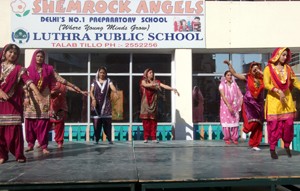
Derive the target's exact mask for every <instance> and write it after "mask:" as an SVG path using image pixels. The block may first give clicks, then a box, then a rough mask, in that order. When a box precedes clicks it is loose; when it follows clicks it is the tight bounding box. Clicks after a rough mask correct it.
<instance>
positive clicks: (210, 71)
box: [192, 53, 300, 122]
mask: <svg viewBox="0 0 300 191" xmlns="http://www.w3.org/2000/svg"><path fill="white" fill-rule="evenodd" d="M224 60H232V64H233V67H234V69H235V71H236V72H238V73H247V72H248V68H249V63H250V62H252V61H256V62H260V63H262V66H263V68H264V65H265V64H264V63H266V62H267V60H268V56H267V55H263V54H225V53H224V54H193V61H192V64H193V87H192V89H194V88H195V87H199V88H200V91H201V93H202V95H203V100H202V101H203V104H202V106H201V107H202V108H198V109H199V110H198V111H201V113H200V115H202V116H201V117H199V118H198V119H197V121H195V122H219V121H220V119H219V107H220V93H219V84H220V79H221V77H222V76H224V73H225V71H226V70H228V66H227V65H226V64H224V63H223V61H224ZM236 82H237V84H238V86H239V87H240V90H241V91H242V93H245V85H246V84H245V82H243V81H240V80H237V79H236ZM299 102H300V101H299ZM299 105H300V104H299ZM199 107H200V106H199ZM299 107H300V106H299ZM241 119H242V118H241ZM200 120H201V121H200Z"/></svg>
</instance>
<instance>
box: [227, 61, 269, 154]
mask: <svg viewBox="0 0 300 191" xmlns="http://www.w3.org/2000/svg"><path fill="white" fill-rule="evenodd" d="M224 63H225V64H227V65H228V68H229V71H230V72H231V73H232V75H233V76H234V77H236V78H238V79H240V80H243V81H245V82H246V93H245V95H244V97H243V105H242V114H243V119H244V128H243V131H244V133H249V132H251V135H250V139H249V146H250V147H251V148H252V150H254V151H259V150H260V148H258V146H259V145H260V142H261V140H262V134H263V133H262V130H263V118H264V91H263V90H264V83H263V73H262V71H261V65H260V63H257V62H252V63H250V67H249V72H248V74H246V75H243V74H238V73H236V71H235V70H234V68H233V67H232V64H231V61H228V60H224Z"/></svg>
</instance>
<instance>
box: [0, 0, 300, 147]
mask: <svg viewBox="0 0 300 191" xmlns="http://www.w3.org/2000/svg"><path fill="white" fill-rule="evenodd" d="M0 7H2V15H3V16H2V17H1V18H0V23H1V24H2V27H1V30H0V37H1V38H0V47H1V48H2V47H4V46H5V44H7V43H15V44H17V45H18V46H20V47H21V49H22V56H21V58H20V63H21V64H24V66H28V65H29V63H30V60H31V57H32V53H33V52H34V50H35V49H39V48H42V49H44V50H45V51H46V53H47V55H46V59H47V63H49V64H51V65H53V66H54V67H55V69H56V71H57V72H59V73H60V75H61V76H63V77H64V78H66V79H67V80H69V81H71V82H73V83H74V84H76V85H77V86H79V87H80V88H81V89H83V90H87V91H89V90H90V84H91V82H92V80H93V79H94V77H95V73H96V71H97V69H98V68H99V66H106V67H107V69H108V75H109V78H110V79H111V80H112V81H113V82H114V84H115V85H116V87H117V88H118V90H119V95H120V97H121V100H119V102H118V103H116V105H117V106H116V107H115V111H113V112H114V113H113V114H114V121H113V126H114V138H115V140H140V139H143V137H142V134H143V131H142V123H141V120H140V119H139V107H140V94H139V81H140V79H141V76H142V74H143V71H144V70H145V69H146V68H152V69H153V70H154V72H155V74H156V78H158V79H160V80H161V81H162V82H163V83H165V84H168V85H170V86H172V87H174V88H176V89H177V90H178V91H179V92H180V96H179V97H178V96H176V95H175V94H173V93H171V92H169V91H162V92H161V94H160V98H159V116H158V122H159V123H158V125H159V127H158V133H157V136H158V138H159V139H161V140H172V139H176V140H198V139H200V137H202V138H204V139H221V138H222V132H221V127H220V124H219V101H220V97H219V93H218V85H219V79H220V77H221V76H222V75H223V73H224V72H225V70H226V69H227V67H226V66H225V65H224V64H223V60H224V59H231V60H232V61H233V66H234V68H235V69H236V71H237V72H240V73H245V72H247V66H248V64H247V63H249V62H252V61H257V62H261V63H262V64H263V65H264V64H266V63H267V61H268V58H269V56H270V54H271V53H272V51H273V50H274V49H275V48H276V47H289V48H290V49H291V50H292V52H293V53H294V54H293V60H292V63H291V64H292V65H293V69H294V70H295V72H296V74H297V75H298V76H299V75H300V68H299V66H298V64H299V52H300V38H298V36H299V30H300V27H299V26H300V13H299V8H300V1H202V0H196V1H179V0H171V1H164V0H162V1H150V0H146V1H133V0H132V1H125V0H124V1H122V0H120V1H109V0H105V1H97V0H94V1H88V0H73V1H53V0H46V1H41V0H27V1H24V0H14V1H13V0H2V1H0ZM239 85H240V88H241V89H243V87H244V84H243V83H239ZM196 86H198V87H199V88H200V90H201V92H202V95H203V113H201V114H199V115H202V116H201V118H202V119H201V120H200V121H199V120H194V121H193V101H192V100H193V99H192V90H193V88H194V87H196ZM294 97H295V104H297V108H298V110H299V109H300V96H299V92H298V91H297V90H295V92H294ZM298 102H299V103H298ZM298 105H299V106H298ZM68 106H69V115H68V120H67V123H66V133H65V136H66V139H67V140H82V141H83V140H87V141H89V140H91V139H92V138H93V130H92V129H93V128H92V124H91V120H90V118H89V115H90V99H89V98H88V97H82V96H80V95H76V94H74V93H68ZM299 121H300V116H299V117H298V118H297V119H296V122H295V134H297V138H299V136H298V134H300V132H299V131H300V130H298V129H299V128H298V122H299ZM241 125H242V123H241ZM263 141H267V135H265V137H264V140H263ZM296 147H297V148H296ZM294 148H296V149H299V148H300V147H299V148H298V143H297V144H294ZM299 150H300V149H299Z"/></svg>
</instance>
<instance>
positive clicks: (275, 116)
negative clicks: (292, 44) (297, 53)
mask: <svg viewBox="0 0 300 191" xmlns="http://www.w3.org/2000/svg"><path fill="white" fill-rule="evenodd" d="M285 51H286V52H287V58H286V60H285V62H284V63H283V69H282V71H278V70H277V68H276V67H275V63H277V62H278V60H279V58H280V56H281V55H282V54H283V52H285ZM290 58H291V52H290V50H289V49H288V48H277V49H276V50H275V51H274V52H273V55H272V57H271V59H270V60H269V63H268V65H267V67H266V68H265V70H264V84H265V88H266V89H267V90H268V93H267V96H266V101H265V118H266V121H267V128H268V141H269V144H270V150H271V151H274V150H275V148H276V146H277V143H278V141H279V139H280V138H281V139H282V140H283V141H284V147H285V148H286V149H287V153H288V155H289V156H291V154H290V151H289V146H290V144H291V142H292V140H293V137H294V118H295V115H296V108H295V104H294V101H293V97H292V93H291V90H292V88H293V87H296V88H297V89H300V82H299V81H298V79H297V78H296V75H295V74H294V72H293V70H292V68H291V67H290V66H289V65H288V62H289V61H290ZM275 90H276V91H275ZM278 91H282V92H283V93H284V95H285V100H284V101H281V100H280V95H279V93H278ZM271 156H272V158H277V155H276V156H274V153H273V155H272V153H271Z"/></svg>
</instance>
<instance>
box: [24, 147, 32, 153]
mask: <svg viewBox="0 0 300 191" xmlns="http://www.w3.org/2000/svg"><path fill="white" fill-rule="evenodd" d="M29 151H33V147H28V148H27V149H26V150H25V152H29Z"/></svg>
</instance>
